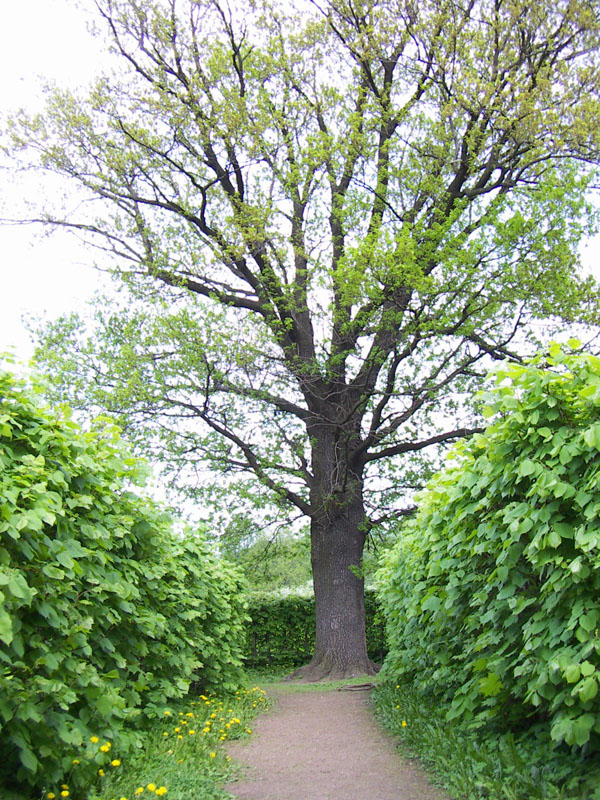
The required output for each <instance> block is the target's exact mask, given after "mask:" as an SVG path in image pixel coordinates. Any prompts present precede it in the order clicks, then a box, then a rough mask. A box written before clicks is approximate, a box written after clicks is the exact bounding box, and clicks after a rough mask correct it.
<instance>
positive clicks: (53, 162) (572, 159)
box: [11, 0, 600, 665]
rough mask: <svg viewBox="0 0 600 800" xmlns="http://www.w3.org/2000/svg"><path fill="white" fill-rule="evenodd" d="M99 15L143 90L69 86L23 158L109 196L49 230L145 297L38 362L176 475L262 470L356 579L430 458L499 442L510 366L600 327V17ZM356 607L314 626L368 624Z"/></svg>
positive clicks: (486, 7)
mask: <svg viewBox="0 0 600 800" xmlns="http://www.w3.org/2000/svg"><path fill="white" fill-rule="evenodd" d="M95 5H96V8H97V12H98V21H99V23H100V24H101V26H102V28H103V30H104V31H105V35H106V36H107V39H108V42H109V44H110V47H111V48H112V50H113V51H114V52H115V54H116V56H117V58H118V59H119V60H120V62H121V64H122V69H121V71H118V72H115V73H114V74H112V75H109V76H107V77H105V78H103V79H102V80H100V81H99V82H98V84H97V85H96V86H95V87H94V89H93V90H92V91H91V92H90V94H89V95H88V96H87V97H84V98H78V97H75V96H73V95H71V94H68V93H66V92H64V91H61V90H59V89H57V90H54V91H53V92H51V93H50V94H49V95H48V106H47V109H46V111H45V112H44V113H43V114H42V115H40V116H39V117H37V118H35V119H27V118H25V117H19V118H17V119H15V120H14V121H13V123H12V125H11V136H12V148H13V151H14V150H15V149H16V150H18V149H19V148H20V147H23V148H26V149H27V150H28V151H29V152H30V153H31V152H32V151H33V152H34V153H36V152H37V154H38V159H37V163H38V164H40V165H41V166H42V167H43V168H44V169H47V170H50V171H52V172H57V173H58V174H59V175H62V176H65V178H67V179H68V180H69V181H70V182H71V185H73V186H78V187H79V191H80V192H81V193H82V194H81V197H83V198H85V199H91V200H93V201H94V202H93V203H92V204H91V205H90V204H87V203H80V202H79V200H78V201H77V207H74V208H68V209H67V210H66V212H65V213H62V214H58V213H53V212H50V213H48V214H46V215H45V216H40V220H43V221H45V222H46V223H48V224H50V225H63V226H67V227H70V228H72V229H73V230H75V231H76V232H78V233H79V234H81V235H84V236H85V237H86V238H87V239H89V240H90V241H91V242H92V243H93V244H95V245H96V246H97V247H98V248H99V249H100V251H101V255H100V256H99V263H100V264H101V265H103V266H105V267H108V268H110V269H112V270H114V272H115V273H116V275H117V276H118V278H119V279H121V280H122V281H123V284H124V285H125V286H126V288H127V294H126V295H125V299H124V300H123V302H122V303H121V306H120V307H118V304H117V305H113V306H112V307H108V305H106V304H102V303H101V304H100V305H98V307H97V312H96V319H95V323H94V326H93V333H92V335H91V338H87V337H86V334H85V333H84V332H82V330H81V323H80V321H78V320H77V319H73V318H71V319H67V320H63V321H62V322H60V323H59V324H57V325H56V326H55V327H54V328H53V329H50V330H49V331H48V332H47V334H46V336H45V337H44V340H43V345H42V353H41V356H40V358H41V360H42V361H43V362H44V363H45V364H46V366H47V367H48V368H49V369H51V370H52V371H54V373H55V374H56V375H57V381H58V382H59V383H60V380H61V379H64V385H65V390H66V391H67V393H68V394H69V395H70V396H71V399H72V401H73V400H74V401H76V402H78V403H79V405H83V406H86V405H88V404H89V403H90V402H93V403H96V404H98V405H99V406H101V407H104V408H108V409H109V410H110V411H112V412H113V413H116V414H118V415H119V416H120V417H121V419H122V421H123V422H124V423H125V425H126V426H127V427H128V430H129V431H131V432H132V433H135V432H136V431H137V432H142V433H144V432H146V433H148V432H149V434H148V436H147V441H148V439H149V440H150V443H151V446H152V445H154V449H155V451H158V452H160V453H161V454H163V455H165V454H168V455H169V456H170V457H171V458H172V459H173V461H174V463H175V464H176V465H178V466H179V467H181V466H182V465H185V467H186V468H187V469H190V467H191V468H192V469H193V468H194V467H195V468H198V469H202V468H204V467H205V466H206V465H209V466H210V467H213V468H217V469H218V470H220V471H221V473H222V472H223V471H225V472H226V473H227V474H229V475H231V476H233V479H237V478H238V477H239V476H242V475H247V474H250V475H252V476H253V478H254V479H255V480H258V482H259V484H260V485H261V487H262V492H263V494H264V493H265V492H266V496H268V497H269V498H271V499H272V500H274V501H276V502H278V503H280V504H281V503H283V504H287V505H291V506H293V507H295V508H296V509H297V510H298V511H299V512H300V514H302V515H305V516H308V517H309V518H310V520H311V526H312V542H313V549H312V560H313V569H314V570H315V569H316V566H318V565H327V567H326V569H325V571H326V572H327V576H325V574H324V575H323V576H322V581H323V583H324V584H327V585H332V584H336V585H337V584H338V583H339V585H340V587H342V586H346V583H347V581H346V578H344V579H341V578H340V581H336V580H334V579H333V578H332V575H331V572H330V570H331V569H333V567H332V564H333V562H336V563H337V562H338V561H339V559H341V561H340V563H339V564H338V566H337V567H335V569H339V570H340V574H343V575H346V573H347V572H348V569H349V567H350V566H352V565H356V564H357V562H358V561H360V557H361V554H362V548H363V545H364V536H365V534H366V532H367V530H368V528H369V526H370V525H371V523H372V521H373V519H375V518H377V517H378V516H381V509H382V508H384V507H385V506H386V495H387V494H388V490H390V489H393V493H394V494H393V498H392V499H393V500H394V502H395V503H396V508H398V494H399V493H401V490H402V488H403V487H405V488H410V487H411V486H412V484H413V483H414V476H413V474H412V472H411V464H410V458H411V457H412V456H413V455H414V454H417V453H423V452H427V449H428V448H430V447H431V446H432V445H436V444H440V443H445V442H451V441H453V440H456V439H457V438H459V437H462V436H465V435H468V434H469V433H471V432H473V431H474V430H475V429H476V428H477V424H476V423H475V422H473V421H471V420H469V415H468V414H466V415H465V414H463V411H464V406H465V398H467V397H468V396H469V395H470V394H471V392H472V390H473V387H474V386H475V385H476V384H477V383H478V381H479V380H480V378H481V376H482V374H483V373H484V372H485V371H486V368H487V365H488V364H489V361H490V359H503V358H510V359H518V358H520V356H521V354H523V352H525V351H527V350H532V349H533V348H534V347H536V346H537V345H538V344H539V341H540V340H541V339H543V338H544V337H545V335H546V333H550V332H552V333H554V332H555V331H556V330H562V329H564V328H565V327H567V328H568V327H569V326H570V325H571V324H572V323H573V322H575V321H578V322H593V323H595V322H596V320H597V311H598V291H597V285H596V283H595V282H594V281H593V280H592V279H591V278H583V277H582V275H581V272H580V270H579V268H578V255H577V247H578V244H579V242H580V241H581V238H582V236H584V234H585V233H586V232H589V231H590V230H592V228H593V225H594V216H595V215H594V212H593V209H592V208H591V207H590V205H589V203H588V201H587V199H586V192H587V191H588V190H589V189H590V187H591V186H592V185H593V175H594V169H595V165H596V163H597V158H598V152H599V145H600V142H599V133H598V132H599V130H600V126H599V125H598V121H599V116H600V115H599V105H598V98H599V92H598V89H599V86H600V72H599V50H598V42H599V30H600V11H599V9H598V8H597V5H596V4H595V3H593V2H588V0H558V2H557V1H556V0H553V2H550V0H540V2H536V3H531V2H525V0H470V1H469V2H459V1H458V0H435V2H434V1H433V0H424V2H419V3H415V2H412V0H324V1H323V2H316V1H315V2H308V3H306V4H302V6H299V7H297V8H295V9H294V8H292V9H291V10H290V9H287V8H284V7H282V6H280V5H279V4H277V3H274V2H273V3H272V2H269V1H268V0H264V1H263V0H257V1H256V2H252V3H250V4H249V5H244V8H243V9H242V8H241V7H240V6H239V5H237V4H235V3H230V4H228V3H226V2H220V1H219V0H171V1H170V2H167V0H155V2H140V1H139V0H97V2H96V3H95ZM375 478H377V479H376V480H375ZM223 485H226V484H223V483H222V484H221V486H222V487H223ZM225 491H226V492H229V487H227V488H226V489H225ZM376 509H377V510H376ZM333 551H335V553H336V554H335V555H334V552H333ZM342 551H343V553H344V555H343V556H342ZM342 562H343V563H342ZM356 581H357V583H356V586H355V587H354V588H353V589H352V591H353V592H355V594H357V596H358V595H359V594H360V592H361V591H362V588H361V583H360V580H359V579H358V578H356ZM320 583H321V578H319V577H318V575H317V573H316V572H315V586H317V584H320ZM339 591H340V595H339V597H337V598H336V599H333V598H329V599H328V600H325V599H323V601H322V602H321V601H320V600H319V597H317V617H318V616H319V607H322V606H323V605H326V606H328V607H333V606H336V607H341V606H342V605H345V606H352V605H353V604H352V603H350V604H349V603H348V602H347V599H348V598H347V595H345V594H344V593H345V592H348V591H350V589H348V588H347V587H346V588H344V589H342V588H340V589H339ZM342 596H344V597H345V598H346V599H345V600H344V599H343V597H342ZM332 604H333V606H332ZM349 613H351V616H352V615H354V616H355V615H358V617H360V616H361V614H362V611H361V604H360V601H359V600H356V609H355V610H354V611H352V612H349ZM336 614H337V612H336ZM344 614H345V612H344V613H342V612H341V611H340V613H339V614H338V615H337V617H336V619H337V621H335V620H333V621H332V619H330V618H329V619H328V621H327V623H324V625H325V627H326V628H327V629H328V630H330V629H337V628H340V629H341V628H347V627H348V625H349V624H350V623H347V620H346V621H345V622H342V621H340V620H342V619H346V618H345V616H344ZM353 618H354V617H353ZM338 623H339V624H338ZM352 624H353V623H352ZM332 626H333V627H332ZM336 626H337V628H336ZM359 627H360V626H359ZM320 635H321V634H320V633H319V624H317V649H319V641H320V638H319V637H320ZM323 635H324V634H323ZM332 647H333V650H334V651H336V648H337V647H338V645H335V646H333V645H332V646H331V647H330V646H327V647H324V651H326V652H328V653H330V652H332ZM336 652H337V651H336ZM338 655H339V653H338ZM336 658H337V656H336ZM353 659H354V661H358V660H360V659H358V658H357V657H353ZM334 660H335V659H334ZM338 660H341V661H342V662H344V661H345V660H347V659H346V658H345V657H344V658H342V657H341V656H340V658H339V659H338ZM350 660H352V659H350ZM363 665H364V664H363Z"/></svg>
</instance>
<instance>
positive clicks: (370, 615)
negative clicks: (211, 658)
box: [244, 590, 387, 668]
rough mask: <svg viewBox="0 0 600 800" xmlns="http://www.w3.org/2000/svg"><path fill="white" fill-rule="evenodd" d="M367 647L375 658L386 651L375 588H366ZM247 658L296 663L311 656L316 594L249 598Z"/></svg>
mask: <svg viewBox="0 0 600 800" xmlns="http://www.w3.org/2000/svg"><path fill="white" fill-rule="evenodd" d="M365 610H366V617H367V649H368V652H369V657H370V658H371V659H372V660H373V661H377V662H381V661H382V659H383V658H384V656H385V654H386V652H387V646H386V642H385V630H384V622H383V617H382V615H381V612H380V610H379V606H378V603H377V598H376V596H375V592H374V591H372V590H367V591H366V592H365ZM248 614H249V615H250V619H251V622H250V625H249V626H248V627H247V634H246V646H245V650H244V658H245V661H246V664H247V665H248V666H249V667H252V668H254V667H265V666H269V667H280V666H281V667H296V666H300V665H302V664H306V663H307V662H308V661H310V659H311V657H312V651H313V646H314V640H315V601H314V597H303V596H300V595H287V596H272V595H255V596H251V597H250V600H249V607H248Z"/></svg>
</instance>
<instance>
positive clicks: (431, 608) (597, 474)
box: [379, 345, 600, 752]
mask: <svg viewBox="0 0 600 800" xmlns="http://www.w3.org/2000/svg"><path fill="white" fill-rule="evenodd" d="M485 399H486V400H487V402H488V403H489V405H488V407H487V409H486V411H485V413H486V415H488V416H493V417H494V418H495V419H494V421H493V424H491V426H490V427H489V428H488V429H487V430H486V432H485V434H484V435H481V436H476V437H474V438H473V440H471V441H470V442H469V443H467V444H463V445H461V446H460V447H459V448H458V449H457V450H456V452H455V457H456V460H457V462H458V463H457V464H456V465H455V466H450V467H448V468H447V469H446V470H445V471H443V472H442V473H441V474H439V475H437V477H436V478H435V479H434V480H433V481H432V482H431V483H430V485H429V487H428V489H427V491H426V492H425V493H424V494H423V496H422V498H421V506H420V511H419V514H418V516H417V518H416V519H415V521H414V522H413V523H412V525H411V529H410V534H409V535H408V536H406V537H405V538H404V540H401V541H400V542H399V543H398V545H397V546H396V547H395V548H394V549H393V550H392V551H391V553H390V555H389V556H388V558H387V560H386V562H385V564H384V566H383V568H382V570H381V572H380V574H379V583H380V586H381V595H382V604H383V608H384V613H385V616H386V619H387V626H388V628H387V629H388V642H389V645H390V653H389V656H388V658H387V661H386V664H385V667H384V674H387V675H388V676H389V677H390V678H393V679H399V678H402V680H408V681H410V682H411V683H412V685H414V686H416V687H418V688H419V689H420V690H421V691H422V692H426V693H428V694H429V695H432V696H434V697H438V698H440V699H441V700H443V701H446V702H448V703H449V704H450V712H449V717H450V718H459V719H461V720H462V721H465V720H470V721H471V723H472V724H474V725H478V724H479V725H481V724H483V723H484V722H486V721H494V722H496V723H499V722H502V723H503V724H505V725H506V726H508V727H510V728H512V729H513V730H516V731H518V730H519V729H527V728H528V726H532V725H534V723H539V724H540V726H541V727H540V730H544V729H546V730H547V729H548V728H549V729H550V732H551V736H552V739H553V740H554V741H555V742H562V741H565V742H566V743H567V744H569V745H577V746H581V745H586V751H587V752H592V751H593V750H597V749H598V748H599V747H600V737H599V736H598V734H600V695H599V694H598V684H599V682H600V638H599V635H598V629H599V627H600V528H599V526H598V517H599V514H600V453H599V451H600V360H599V359H597V358H594V357H592V356H588V355H576V354H567V353H565V352H563V351H562V350H561V348H560V347H559V346H558V345H554V346H552V348H551V350H550V357H549V359H548V360H547V361H544V360H543V359H542V358H541V357H539V358H537V359H535V360H533V361H532V362H531V363H529V364H527V365H525V366H517V365H510V366H505V367H504V368H503V369H502V370H501V371H499V372H498V375H497V386H496V389H495V391H493V392H492V393H490V394H488V395H487V396H486V397H485Z"/></svg>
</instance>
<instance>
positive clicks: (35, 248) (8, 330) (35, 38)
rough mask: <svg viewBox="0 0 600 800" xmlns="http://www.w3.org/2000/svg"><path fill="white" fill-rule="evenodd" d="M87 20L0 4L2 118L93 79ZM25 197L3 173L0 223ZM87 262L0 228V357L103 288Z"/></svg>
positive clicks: (49, 6)
mask: <svg viewBox="0 0 600 800" xmlns="http://www.w3.org/2000/svg"><path fill="white" fill-rule="evenodd" d="M85 4H86V0H84V2H83V3H82V5H83V6H85ZM88 8H89V0H88ZM88 13H89V12H86V11H85V10H84V8H79V7H78V4H77V3H76V2H75V0H19V1H17V0H13V2H9V1H8V0H5V2H4V3H3V4H2V10H0V75H1V76H2V77H1V78H0V118H1V117H2V116H4V115H5V114H6V113H7V112H8V113H10V110H11V109H16V108H18V107H20V106H24V107H26V108H30V109H34V110H35V109H38V108H41V106H42V102H41V97H42V95H41V92H40V83H41V80H40V76H41V78H42V79H43V78H46V79H52V80H55V81H57V82H58V83H60V84H61V85H66V86H69V87H74V86H76V85H78V84H80V83H86V82H88V81H89V80H91V79H92V78H93V76H94V74H95V72H96V70H97V69H98V64H99V63H100V62H101V49H100V45H99V43H98V42H97V41H96V40H95V39H94V38H93V37H92V36H91V35H90V34H89V33H88V31H87V28H86V20H87V15H88ZM0 166H4V167H6V165H5V164H2V163H0ZM27 192H28V188H27V186H26V185H25V183H24V182H23V181H22V180H21V179H15V178H14V177H13V178H11V177H10V174H9V173H7V171H6V168H4V169H2V172H0V217H7V216H12V214H14V213H15V210H16V209H18V207H19V204H20V203H21V202H22V201H23V200H24V199H26V197H27ZM92 258H93V257H92V255H91V253H90V252H89V250H88V251H86V250H84V249H83V248H82V247H79V246H78V245H77V244H76V242H75V241H74V239H73V237H71V236H69V235H68V234H66V233H64V232H61V231H57V232H54V233H53V234H52V235H51V236H50V237H49V238H40V236H39V234H36V231H35V230H34V229H32V227H31V226H27V227H23V226H21V227H14V226H12V227H5V226H1V225H0V352H3V351H6V350H7V349H9V348H11V347H12V348H14V350H15V351H16V353H17V355H18V356H19V357H20V358H22V359H27V358H29V356H30V355H31V353H32V345H31V343H30V337H29V334H28V333H27V331H26V328H25V324H24V323H25V321H26V320H27V319H32V318H36V317H40V316H46V317H47V318H49V319H50V318H54V317H56V316H58V315H59V314H60V313H62V312H66V311H69V310H74V309H76V308H81V307H82V306H83V305H84V304H85V300H86V299H87V298H89V297H90V296H91V295H92V293H93V290H94V288H96V287H99V286H100V284H101V278H100V276H99V275H98V274H97V273H96V272H95V271H94V270H93V269H92V268H91V266H90V263H91V261H92ZM584 261H585V262H586V264H587V265H588V267H590V268H591V269H592V270H593V271H594V272H595V273H596V274H600V268H599V267H598V261H599V257H598V248H597V247H588V248H586V250H585V251H584Z"/></svg>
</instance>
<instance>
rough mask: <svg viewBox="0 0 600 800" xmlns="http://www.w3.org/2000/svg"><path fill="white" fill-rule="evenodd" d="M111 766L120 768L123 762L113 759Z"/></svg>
mask: <svg viewBox="0 0 600 800" xmlns="http://www.w3.org/2000/svg"><path fill="white" fill-rule="evenodd" d="M110 765H111V767H120V766H121V762H120V761H119V759H118V758H113V760H112V761H111V762H110Z"/></svg>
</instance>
